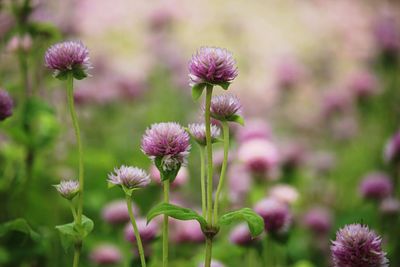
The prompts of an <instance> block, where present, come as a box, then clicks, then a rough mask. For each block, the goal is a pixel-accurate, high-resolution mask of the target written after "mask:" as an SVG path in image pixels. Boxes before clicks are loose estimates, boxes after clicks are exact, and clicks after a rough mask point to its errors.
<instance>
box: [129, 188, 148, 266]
mask: <svg viewBox="0 0 400 267" xmlns="http://www.w3.org/2000/svg"><path fill="white" fill-rule="evenodd" d="M126 205H127V206H128V213H129V218H130V219H131V223H132V226H133V231H134V233H135V237H136V243H137V246H138V251H139V257H140V262H141V263H142V267H146V260H145V258H144V250H143V244H142V239H141V237H140V233H139V229H138V227H137V224H136V220H135V217H134V216H133V211H132V199H131V197H130V196H129V195H126Z"/></svg>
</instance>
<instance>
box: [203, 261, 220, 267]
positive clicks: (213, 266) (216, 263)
mask: <svg viewBox="0 0 400 267" xmlns="http://www.w3.org/2000/svg"><path fill="white" fill-rule="evenodd" d="M199 267H204V263H200V264H199ZM211 267H225V265H224V264H223V263H222V262H220V261H217V260H211Z"/></svg>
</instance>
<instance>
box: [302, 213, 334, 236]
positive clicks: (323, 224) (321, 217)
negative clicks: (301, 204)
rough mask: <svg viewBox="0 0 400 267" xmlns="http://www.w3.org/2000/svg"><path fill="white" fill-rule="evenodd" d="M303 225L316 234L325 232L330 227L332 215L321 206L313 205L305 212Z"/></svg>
mask: <svg viewBox="0 0 400 267" xmlns="http://www.w3.org/2000/svg"><path fill="white" fill-rule="evenodd" d="M303 223H304V226H305V227H307V228H308V229H310V230H311V231H313V232H314V233H316V234H327V233H329V230H330V229H331V227H332V215H331V213H330V212H329V211H328V210H327V209H326V208H322V207H315V208H312V209H310V210H308V211H307V212H306V214H305V215H304V218H303Z"/></svg>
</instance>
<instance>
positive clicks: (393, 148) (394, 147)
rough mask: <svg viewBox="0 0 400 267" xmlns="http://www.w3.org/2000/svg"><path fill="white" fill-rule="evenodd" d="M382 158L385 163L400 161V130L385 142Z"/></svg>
mask: <svg viewBox="0 0 400 267" xmlns="http://www.w3.org/2000/svg"><path fill="white" fill-rule="evenodd" d="M384 159H385V161H386V162H387V163H397V162H399V161H400V131H398V132H397V133H396V134H395V135H394V136H393V137H392V138H390V139H389V141H388V142H387V144H386V147H385V151H384Z"/></svg>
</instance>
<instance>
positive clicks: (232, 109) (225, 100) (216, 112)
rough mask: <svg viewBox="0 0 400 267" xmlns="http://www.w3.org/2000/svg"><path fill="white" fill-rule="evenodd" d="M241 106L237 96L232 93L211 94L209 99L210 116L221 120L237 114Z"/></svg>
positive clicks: (227, 119) (228, 119)
mask: <svg viewBox="0 0 400 267" xmlns="http://www.w3.org/2000/svg"><path fill="white" fill-rule="evenodd" d="M241 109H242V106H241V104H240V101H239V98H237V97H236V96H234V95H232V94H223V95H217V96H213V97H212V99H211V108H210V111H211V117H213V118H214V119H217V120H221V121H230V120H233V119H234V116H236V115H239V114H240V112H241Z"/></svg>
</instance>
